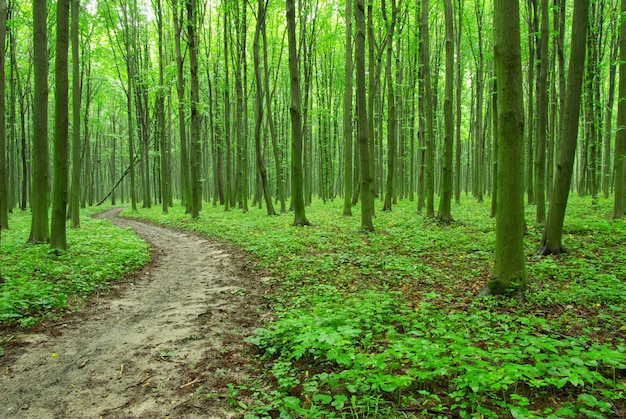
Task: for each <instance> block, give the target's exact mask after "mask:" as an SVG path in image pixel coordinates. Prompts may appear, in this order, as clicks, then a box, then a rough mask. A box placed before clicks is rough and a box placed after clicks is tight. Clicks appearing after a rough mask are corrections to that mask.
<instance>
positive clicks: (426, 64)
mask: <svg viewBox="0 0 626 419" xmlns="http://www.w3.org/2000/svg"><path fill="white" fill-rule="evenodd" d="M420 35H421V40H420V54H419V56H420V58H421V60H420V61H421V67H422V71H423V74H422V77H423V80H424V125H425V126H424V128H425V130H424V143H425V146H426V153H425V156H424V158H425V160H426V162H425V168H426V173H425V181H424V192H425V195H426V218H434V217H435V134H434V129H433V124H434V116H433V113H434V108H433V92H432V85H431V74H430V47H429V42H430V41H429V24H428V0H422V23H421V31H420Z"/></svg>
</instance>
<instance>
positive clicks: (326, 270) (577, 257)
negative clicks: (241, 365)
mask: <svg viewBox="0 0 626 419" xmlns="http://www.w3.org/2000/svg"><path fill="white" fill-rule="evenodd" d="M357 210H358V209H357ZM527 211H528V213H527V219H532V217H533V216H534V213H533V211H534V208H528V209H527ZM488 212H489V203H485V204H475V203H473V202H469V201H466V202H463V204H462V206H458V207H457V208H454V214H455V218H456V219H457V220H460V221H461V222H460V223H458V224H456V225H452V226H439V225H435V224H430V223H428V222H427V221H425V220H423V219H421V218H420V217H418V216H416V215H415V210H414V208H413V206H412V204H410V203H408V202H400V203H399V204H398V205H397V206H396V207H395V209H394V212H393V213H385V212H383V213H380V214H378V216H377V219H376V226H377V233H376V234H362V233H360V232H359V224H358V219H356V218H347V217H342V216H341V215H340V214H341V213H342V208H341V203H340V202H337V203H327V204H325V205H322V204H321V203H316V204H314V205H313V206H312V207H310V208H307V215H308V217H309V219H310V220H311V221H313V222H314V224H315V226H314V227H312V228H310V229H307V230H306V234H304V233H303V230H302V229H297V228H292V227H290V221H291V219H290V217H267V216H265V215H263V212H262V210H258V209H256V208H251V210H250V213H249V214H242V213H240V212H238V211H231V212H224V211H222V210H221V209H211V208H205V210H204V211H203V213H202V214H201V216H200V220H197V221H192V220H189V216H188V215H185V214H184V212H183V210H182V209H179V208H174V209H173V211H171V212H170V215H169V216H163V215H161V214H160V210H159V209H154V210H141V211H140V212H139V213H137V214H130V216H134V217H142V218H148V219H151V220H155V221H157V222H159V223H162V224H168V225H172V226H175V227H177V228H183V229H188V230H192V231H196V232H200V233H203V234H207V235H208V236H210V237H213V238H215V239H219V240H225V241H228V242H230V243H234V244H237V245H239V246H241V247H243V248H244V249H246V250H247V251H249V252H250V253H251V254H252V255H253V256H254V257H256V258H257V261H258V267H259V269H263V270H266V271H268V272H269V273H270V274H271V275H272V276H273V277H274V279H275V280H274V282H273V283H272V289H275V290H276V291H277V292H276V294H275V295H273V296H272V298H271V299H270V300H269V301H270V302H271V304H272V307H273V309H274V310H275V311H277V313H278V319H277V320H276V321H275V322H273V323H271V324H268V325H266V326H265V327H263V328H260V329H258V330H257V331H256V332H255V334H254V335H253V336H251V337H249V341H250V342H252V343H254V344H255V345H257V346H258V347H259V348H261V349H262V350H263V352H264V355H263V357H264V358H265V360H264V361H263V362H264V364H265V365H267V366H268V369H267V378H268V379H269V380H270V383H272V385H271V386H269V387H268V385H267V384H259V383H257V384H256V385H254V386H256V388H257V390H256V394H257V395H258V396H259V397H260V398H261V399H262V400H264V403H263V405H261V406H257V407H256V408H255V412H256V414H257V415H258V416H259V417H276V415H280V417H358V418H366V417H371V418H374V417H405V415H406V414H408V413H407V412H411V413H414V414H415V415H416V416H418V417H450V416H455V417H456V416H458V417H477V418H478V417H485V418H498V417H507V416H510V417H514V418H540V417H541V418H551V419H556V418H568V417H610V416H611V414H614V412H615V409H616V407H615V406H624V405H626V400H625V399H626V380H625V378H624V376H625V373H626V345H624V342H625V338H626V335H625V331H626V327H625V325H626V304H625V299H626V283H625V282H624V277H625V276H626V272H625V271H626V268H624V266H626V251H625V250H624V249H626V246H625V245H626V234H625V233H626V225H625V224H624V222H623V221H620V220H618V221H611V220H610V217H611V206H610V201H605V200H599V201H598V204H597V205H596V206H595V207H594V208H593V209H591V206H590V202H589V201H588V200H579V199H576V198H572V199H571V200H570V204H569V206H568V214H573V215H569V216H568V218H566V223H565V228H566V230H567V234H565V235H564V245H565V246H566V247H567V248H568V249H569V251H570V253H569V254H568V255H566V256H564V257H561V258H555V257H547V258H539V259H538V258H535V257H534V256H533V255H534V252H535V250H536V248H537V245H538V243H539V241H540V235H541V229H540V228H537V227H530V228H529V231H528V234H527V236H526V239H525V248H526V254H527V255H528V264H527V267H528V274H529V282H530V284H529V289H528V293H527V300H526V303H525V305H524V306H519V305H518V304H517V302H516V301H511V300H508V299H504V298H486V299H478V300H477V299H475V295H476V294H477V293H478V292H479V291H480V289H481V288H482V286H483V285H484V283H485V282H486V280H487V279H488V278H489V275H490V271H491V263H492V260H493V249H494V224H493V222H494V221H493V220H492V219H490V218H489V217H488ZM254 386H253V387H254ZM250 417H253V416H250Z"/></svg>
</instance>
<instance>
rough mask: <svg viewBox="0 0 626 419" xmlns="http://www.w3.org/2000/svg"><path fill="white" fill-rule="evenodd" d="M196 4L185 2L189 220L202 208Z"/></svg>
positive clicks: (194, 2) (193, 1)
mask: <svg viewBox="0 0 626 419" xmlns="http://www.w3.org/2000/svg"><path fill="white" fill-rule="evenodd" d="M196 15H197V2H196V0H187V45H188V47H189V69H190V72H191V88H190V96H191V127H190V130H189V149H190V150H189V169H190V170H189V174H190V176H191V218H198V216H199V215H200V209H201V207H202V189H201V188H202V186H201V183H200V160H201V155H200V145H199V141H200V114H199V110H198V107H199V102H200V87H199V85H198V39H197V35H196V33H197V30H196V28H197V25H198V22H197V16H196Z"/></svg>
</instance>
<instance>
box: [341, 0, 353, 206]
mask: <svg viewBox="0 0 626 419" xmlns="http://www.w3.org/2000/svg"><path fill="white" fill-rule="evenodd" d="M345 19H346V39H345V59H346V63H345V68H344V91H343V142H344V149H343V158H344V160H343V164H344V166H343V176H344V178H343V185H344V186H343V189H344V190H343V215H345V216H352V167H353V160H352V159H353V152H352V73H353V71H352V0H346V8H345Z"/></svg>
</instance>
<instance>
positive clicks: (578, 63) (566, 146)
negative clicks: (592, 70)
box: [537, 0, 589, 255]
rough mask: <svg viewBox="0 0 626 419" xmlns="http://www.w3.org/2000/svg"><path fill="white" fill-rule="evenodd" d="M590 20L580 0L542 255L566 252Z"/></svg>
mask: <svg viewBox="0 0 626 419" xmlns="http://www.w3.org/2000/svg"><path fill="white" fill-rule="evenodd" d="M588 17H589V0H579V1H577V2H576V3H575V4H574V21H573V23H572V37H571V39H572V46H571V53H570V59H569V70H568V73H569V74H568V76H567V100H566V101H565V108H564V116H563V126H562V127H561V141H560V152H559V158H558V165H557V169H556V173H555V179H554V191H553V196H552V200H551V201H550V206H549V209H548V218H547V222H546V228H545V230H544V233H543V238H542V240H541V245H540V247H539V250H538V252H537V253H538V254H540V255H549V254H559V253H561V252H563V251H564V249H563V247H562V245H561V237H562V234H563V221H564V219H565V208H566V206H567V198H568V196H569V189H570V184H571V180H572V172H573V167H574V157H575V155H576V143H577V138H578V114H579V112H580V96H581V90H582V77H583V72H584V63H585V47H586V39H587V26H588Z"/></svg>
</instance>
